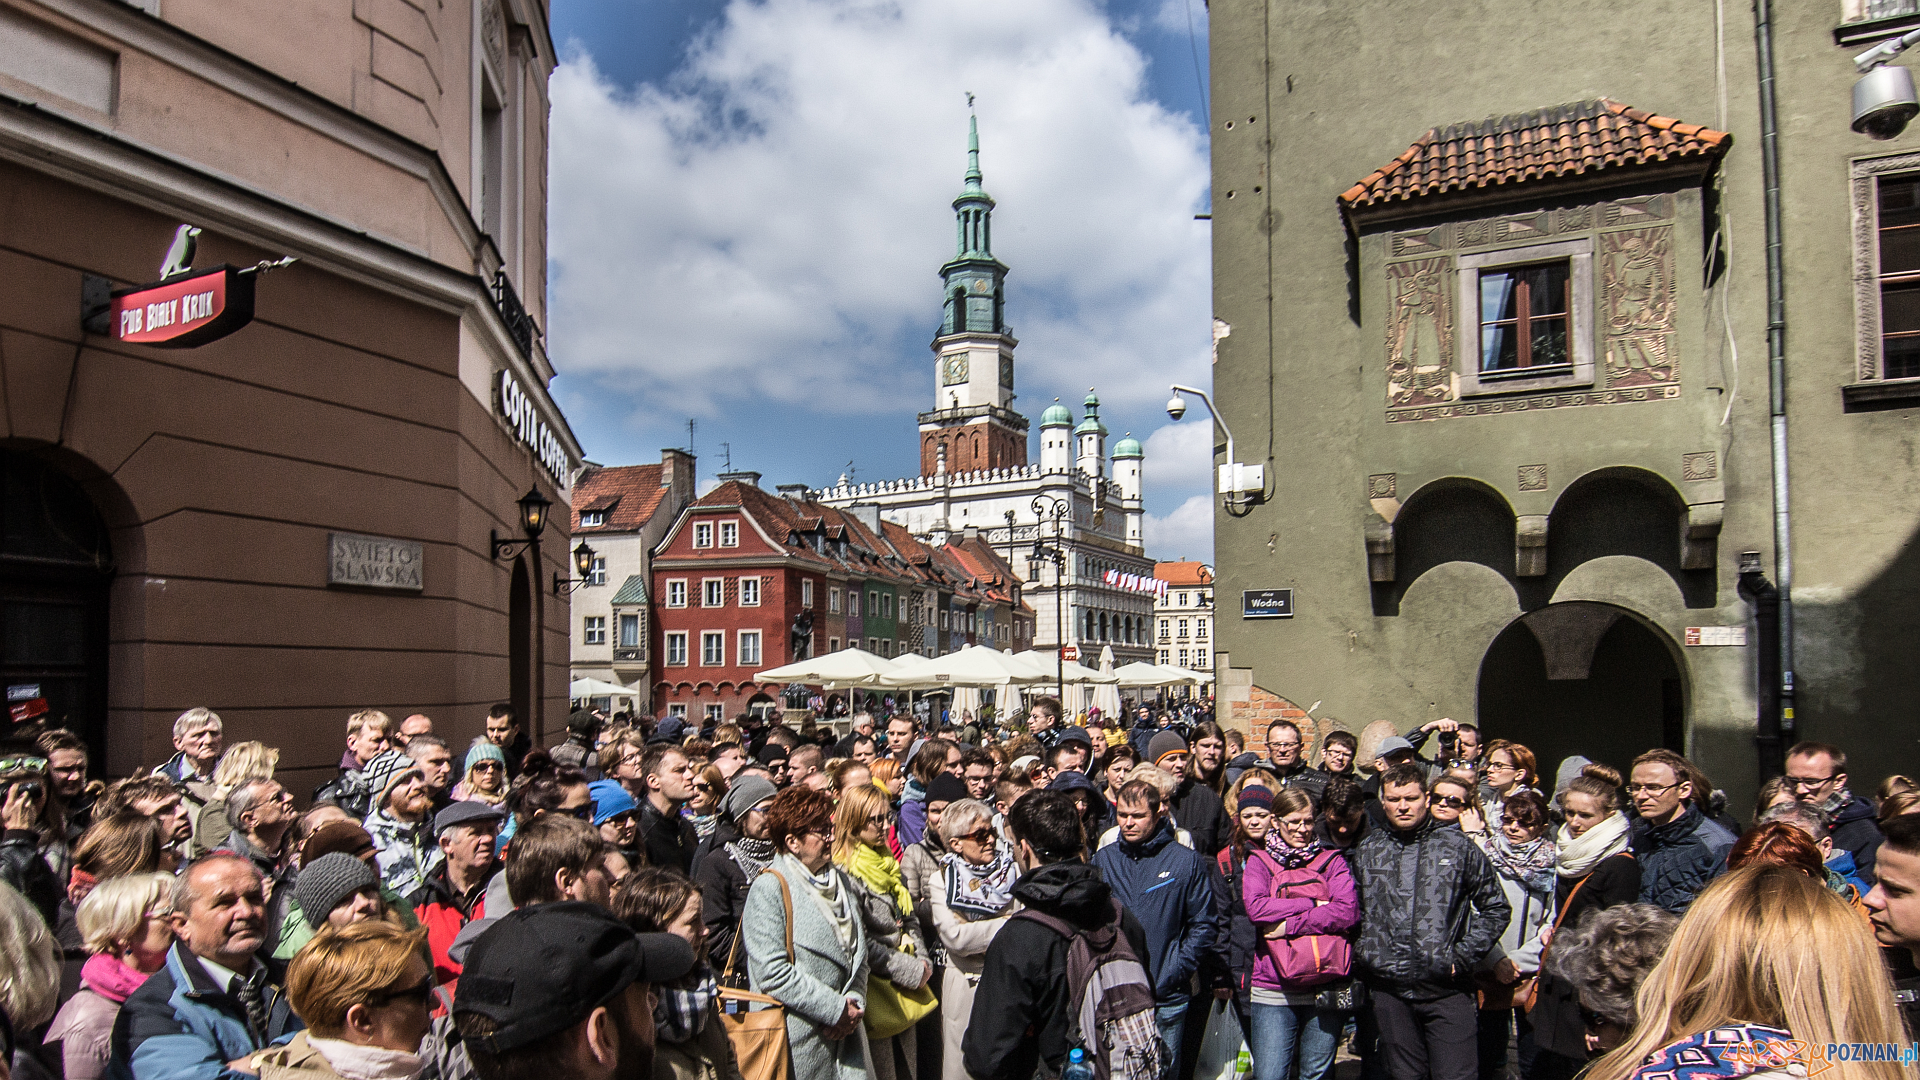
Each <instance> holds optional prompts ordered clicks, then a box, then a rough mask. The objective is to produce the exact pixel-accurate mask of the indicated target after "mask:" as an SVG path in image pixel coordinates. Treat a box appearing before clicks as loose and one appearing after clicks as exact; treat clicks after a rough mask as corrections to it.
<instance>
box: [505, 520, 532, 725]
mask: <svg viewBox="0 0 1920 1080" xmlns="http://www.w3.org/2000/svg"><path fill="white" fill-rule="evenodd" d="M507 701H508V703H510V704H511V705H512V706H513V715H514V718H515V719H517V720H519V721H520V730H522V731H528V732H531V731H533V730H534V724H533V582H532V581H531V580H530V578H529V576H528V574H527V560H526V559H524V558H521V559H515V560H513V584H512V586H511V590H510V591H509V592H508V594H507Z"/></svg>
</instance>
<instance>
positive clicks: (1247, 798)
mask: <svg viewBox="0 0 1920 1080" xmlns="http://www.w3.org/2000/svg"><path fill="white" fill-rule="evenodd" d="M1256 806H1257V807H1259V808H1260V809H1262V810H1272V809H1273V792H1271V791H1268V790H1267V789H1266V788H1263V787H1260V786H1258V785H1254V786H1251V787H1245V788H1242V789H1241V790H1240V805H1239V806H1237V807H1235V808H1234V809H1235V810H1236V811H1238V810H1246V809H1249V808H1252V807H1256Z"/></svg>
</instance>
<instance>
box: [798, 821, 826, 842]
mask: <svg viewBox="0 0 1920 1080" xmlns="http://www.w3.org/2000/svg"><path fill="white" fill-rule="evenodd" d="M800 835H802V836H824V837H826V838H827V839H829V840H831V839H833V825H832V824H831V823H828V824H826V825H816V826H814V827H813V828H811V829H802V830H800Z"/></svg>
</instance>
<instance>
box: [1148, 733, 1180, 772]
mask: <svg viewBox="0 0 1920 1080" xmlns="http://www.w3.org/2000/svg"><path fill="white" fill-rule="evenodd" d="M1186 752H1187V740H1185V739H1183V738H1181V737H1180V733H1179V732H1177V731H1175V730H1173V729H1172V728H1162V729H1161V730H1160V734H1158V735H1155V736H1154V737H1153V738H1152V739H1151V740H1149V741H1148V742H1147V760H1148V761H1151V762H1153V763H1154V764H1155V765H1158V764H1160V762H1161V761H1162V760H1164V759H1165V758H1166V756H1167V755H1168V754H1184V753H1186Z"/></svg>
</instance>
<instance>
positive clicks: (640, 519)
mask: <svg viewBox="0 0 1920 1080" xmlns="http://www.w3.org/2000/svg"><path fill="white" fill-rule="evenodd" d="M660 480H661V473H660V466H658V465H615V466H610V467H603V468H598V469H589V470H587V471H586V472H584V473H581V474H580V478H579V479H577V480H575V481H574V482H573V531H574V532H580V531H581V529H580V514H581V512H582V511H587V510H605V511H607V523H606V524H605V525H596V526H594V527H593V528H591V529H588V530H586V531H587V532H638V531H640V529H642V528H644V527H645V526H646V524H647V520H648V519H649V518H651V517H653V512H654V511H655V510H656V509H658V508H659V506H660V500H661V499H662V498H665V497H666V494H667V489H666V487H665V486H664V485H662V484H661V482H660Z"/></svg>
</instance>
